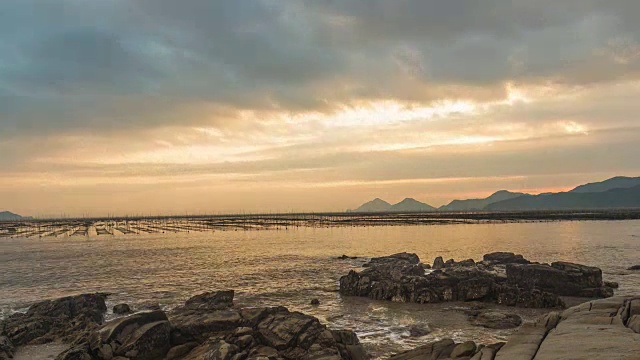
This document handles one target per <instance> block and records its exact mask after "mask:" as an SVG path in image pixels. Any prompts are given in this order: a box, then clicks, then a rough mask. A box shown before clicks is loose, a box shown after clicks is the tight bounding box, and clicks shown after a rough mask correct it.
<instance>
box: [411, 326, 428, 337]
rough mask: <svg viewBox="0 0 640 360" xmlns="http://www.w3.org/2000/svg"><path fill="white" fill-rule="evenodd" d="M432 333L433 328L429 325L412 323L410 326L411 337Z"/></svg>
mask: <svg viewBox="0 0 640 360" xmlns="http://www.w3.org/2000/svg"><path fill="white" fill-rule="evenodd" d="M429 334H431V328H429V326H428V325H424V326H420V325H412V326H411V327H410V328H409V336H411V337H423V336H427V335H429Z"/></svg>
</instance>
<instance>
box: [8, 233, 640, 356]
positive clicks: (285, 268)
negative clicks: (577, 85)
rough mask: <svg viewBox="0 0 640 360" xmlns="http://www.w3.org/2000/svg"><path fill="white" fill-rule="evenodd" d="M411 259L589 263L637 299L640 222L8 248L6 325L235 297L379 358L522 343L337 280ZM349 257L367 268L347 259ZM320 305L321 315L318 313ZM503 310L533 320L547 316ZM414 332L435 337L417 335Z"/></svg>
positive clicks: (29, 243) (459, 314) (445, 307)
mask: <svg viewBox="0 0 640 360" xmlns="http://www.w3.org/2000/svg"><path fill="white" fill-rule="evenodd" d="M405 251H406V252H413V253H416V254H418V256H419V257H420V259H421V261H422V262H424V263H432V262H433V260H434V258H435V257H436V256H442V257H444V258H445V260H446V259H449V258H453V259H456V260H463V259H469V258H472V259H475V260H481V259H482V255H483V254H485V253H489V252H494V251H511V252H515V253H519V254H523V255H524V256H525V257H526V258H527V259H529V260H532V261H539V262H552V261H560V260H561V261H569V262H576V263H582V264H587V265H592V266H597V267H600V268H601V269H602V270H603V276H604V279H605V280H608V281H616V282H618V283H619V284H620V288H619V289H618V290H617V291H616V293H617V294H622V295H629V294H640V272H633V271H629V270H627V268H628V267H630V266H631V265H638V264H640V221H638V220H633V221H565V222H532V223H499V224H456V225H428V226H424V225H415V226H412V225H409V226H370V227H329V228H307V227H298V228H289V229H278V230H260V231H251V230H250V231H214V232H204V233H203V232H192V233H185V232H183V233H167V234H162V233H158V234H134V235H113V236H59V237H46V238H0V317H6V316H9V315H10V314H12V313H14V312H16V311H25V309H26V308H27V307H28V306H29V305H30V304H32V303H33V302H36V301H40V300H43V299H49V298H56V297H62V296H67V295H74V294H80V293H88V292H107V293H110V294H111V295H110V296H109V298H108V305H109V307H110V308H111V306H113V305H115V304H118V303H128V304H130V305H131V306H132V307H133V308H134V309H135V308H137V307H141V306H142V304H146V303H150V302H151V303H154V302H155V303H159V304H160V305H161V306H162V308H164V309H165V310H170V309H171V308H173V307H175V306H177V305H179V304H181V303H182V302H184V301H185V300H186V299H188V298H189V297H191V296H193V295H196V294H199V293H202V292H205V291H213V290H224V289H233V290H235V291H236V299H235V301H236V304H237V305H238V306H263V305H283V306H286V307H288V308H289V309H290V310H292V311H293V310H295V311H301V312H304V313H307V314H310V315H313V316H316V317H317V318H319V319H320V321H321V322H322V323H324V324H326V325H327V326H329V327H331V328H348V329H352V330H354V331H355V332H356V333H357V334H358V336H359V338H360V340H361V342H362V343H363V344H364V346H365V347H366V348H367V350H368V351H369V352H370V353H371V354H372V355H374V357H376V358H385V357H388V356H389V355H390V354H393V353H397V352H400V351H403V350H407V349H411V348H413V347H416V346H419V345H421V344H424V343H427V342H431V341H434V340H439V339H442V338H453V339H455V340H458V341H463V340H475V341H477V342H483V343H492V342H496V341H504V340H506V339H507V338H508V336H509V335H510V334H512V333H513V331H514V330H489V329H484V328H478V327H474V326H472V325H470V324H469V323H468V321H467V316H466V314H465V310H468V309H469V308H470V307H472V306H475V305H473V304H466V303H444V304H424V305H419V304H402V303H393V302H384V301H373V300H370V299H363V298H353V297H343V296H341V295H340V294H339V293H338V291H337V290H338V280H339V278H340V277H341V276H343V275H346V274H347V273H348V272H349V270H352V269H356V270H357V269H360V268H361V266H362V264H363V263H364V262H365V261H366V260H367V259H368V258H370V257H375V256H384V255H389V254H393V253H398V252H405ZM343 254H344V255H348V256H355V257H358V258H357V259H348V260H339V259H338V257H339V256H341V255H343ZM312 299H319V300H320V305H319V306H312V305H310V301H311V300H312ZM493 307H496V308H498V307H497V306H495V305H493ZM499 310H501V311H505V312H516V313H518V314H520V315H521V316H522V317H523V318H524V319H525V321H531V320H533V319H535V317H537V316H539V315H541V314H543V313H544V312H545V310H535V309H514V308H499ZM107 316H108V317H109V318H112V317H113V316H114V315H113V314H112V313H110V312H109V313H108V315H107ZM412 328H419V329H422V330H424V331H425V332H428V334H427V335H425V336H421V337H416V336H411V331H410V330H411V329H412ZM414 335H415V334H414Z"/></svg>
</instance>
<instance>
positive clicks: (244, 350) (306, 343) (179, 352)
mask: <svg viewBox="0 0 640 360" xmlns="http://www.w3.org/2000/svg"><path fill="white" fill-rule="evenodd" d="M233 296H234V294H233V291H220V292H209V293H204V294H201V295H197V296H194V297H192V298H191V299H189V300H187V301H186V303H185V304H184V305H183V306H181V307H179V308H177V309H175V310H173V311H171V312H169V313H165V312H163V311H160V310H157V311H149V312H141V313H136V314H133V315H130V316H127V317H122V318H118V319H115V320H113V321H110V322H108V323H106V324H104V325H102V326H100V327H96V328H94V329H93V330H92V331H88V332H84V333H83V334H81V335H80V336H79V337H78V338H77V339H76V340H75V341H74V342H73V343H72V345H71V346H70V347H69V349H68V350H66V351H65V352H63V353H62V354H60V355H59V356H58V357H57V359H58V360H126V359H130V360H152V359H167V360H172V359H184V360H196V359H207V360H245V359H255V360H257V359H326V360H329V359H332V360H338V359H348V360H360V359H366V358H367V356H366V353H365V351H364V348H363V347H362V346H361V345H360V341H359V340H358V337H357V336H356V335H355V333H353V332H351V331H348V330H330V329H327V328H326V326H324V325H322V324H320V322H319V321H318V319H316V318H314V317H312V316H308V315H305V314H302V313H299V312H290V311H289V310H287V309H286V308H284V307H259V308H235V307H234V306H233Z"/></svg>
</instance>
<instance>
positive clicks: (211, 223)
mask: <svg viewBox="0 0 640 360" xmlns="http://www.w3.org/2000/svg"><path fill="white" fill-rule="evenodd" d="M636 219H640V209H633V210H629V209H624V210H597V211H593V210H589V211H579V210H573V211H525V212H456V213H445V212H428V213H313V214H252V215H247V214H232V215H208V216H159V217H119V218H116V217H110V218H83V219H37V220H22V221H0V238H23V237H26V238H31V237H37V238H46V237H63V236H85V237H96V236H97V237H104V236H115V235H142V234H162V233H165V234H166V233H191V232H212V231H255V230H278V229H288V228H295V227H316V228H319V227H345V226H353V227H355V226H400V225H443V224H478V223H515V222H543V221H587V220H591V221H596V220H636Z"/></svg>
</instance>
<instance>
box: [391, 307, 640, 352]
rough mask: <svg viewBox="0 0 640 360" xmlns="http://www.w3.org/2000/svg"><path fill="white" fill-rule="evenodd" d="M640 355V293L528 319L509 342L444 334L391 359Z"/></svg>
mask: <svg viewBox="0 0 640 360" xmlns="http://www.w3.org/2000/svg"><path fill="white" fill-rule="evenodd" d="M639 358H640V297H612V298H608V299H600V300H594V301H589V302H586V303H584V304H581V305H578V306H575V307H572V308H569V309H567V310H565V311H562V312H557V311H554V312H551V313H549V314H547V315H545V316H543V317H541V318H540V319H538V320H537V321H536V322H534V323H526V324H524V325H523V326H522V327H521V328H520V329H519V330H518V332H517V333H516V334H515V335H513V336H511V338H510V339H509V341H507V342H506V343H496V344H491V345H481V344H476V343H475V342H473V341H468V342H464V343H456V342H454V341H453V340H452V339H443V340H440V341H437V342H434V343H430V344H427V345H424V346H421V347H419V348H417V349H414V350H411V351H407V352H404V353H402V354H398V355H395V356H392V357H391V359H390V360H422V359H430V360H438V359H457V360H589V359H594V360H595V359H607V360H636V359H639Z"/></svg>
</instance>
